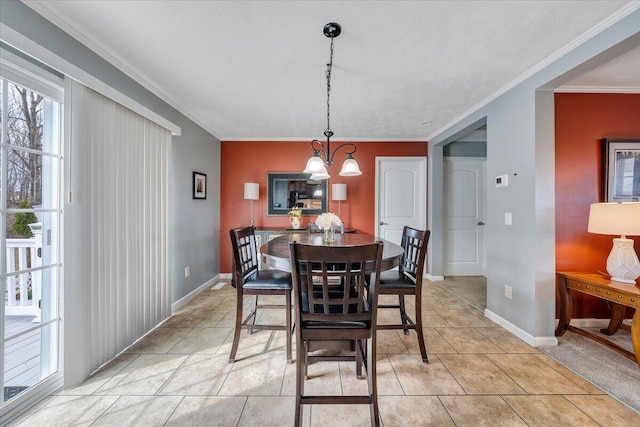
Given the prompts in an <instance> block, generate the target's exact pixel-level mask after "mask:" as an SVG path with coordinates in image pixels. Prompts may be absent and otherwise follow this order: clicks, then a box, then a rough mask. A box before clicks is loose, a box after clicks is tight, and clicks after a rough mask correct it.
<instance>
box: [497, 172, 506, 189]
mask: <svg viewBox="0 0 640 427" xmlns="http://www.w3.org/2000/svg"><path fill="white" fill-rule="evenodd" d="M507 178H508V175H500V176H496V188H500V187H506V186H507V185H509V181H508V179H507Z"/></svg>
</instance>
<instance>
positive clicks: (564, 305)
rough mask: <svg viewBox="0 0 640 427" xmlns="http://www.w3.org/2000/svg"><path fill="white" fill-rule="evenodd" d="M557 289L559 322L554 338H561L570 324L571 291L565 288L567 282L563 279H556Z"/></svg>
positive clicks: (571, 308)
mask: <svg viewBox="0 0 640 427" xmlns="http://www.w3.org/2000/svg"><path fill="white" fill-rule="evenodd" d="M557 287H558V292H559V294H560V320H559V321H558V327H557V328H556V336H557V337H561V336H562V335H564V332H565V331H566V330H567V326H569V322H571V313H572V310H573V300H572V298H571V291H569V288H567V282H566V279H565V278H564V277H558V279H557Z"/></svg>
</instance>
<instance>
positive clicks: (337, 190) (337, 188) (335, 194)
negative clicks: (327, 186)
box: [331, 184, 347, 200]
mask: <svg viewBox="0 0 640 427" xmlns="http://www.w3.org/2000/svg"><path fill="white" fill-rule="evenodd" d="M331 199H332V200H347V184H332V185H331Z"/></svg>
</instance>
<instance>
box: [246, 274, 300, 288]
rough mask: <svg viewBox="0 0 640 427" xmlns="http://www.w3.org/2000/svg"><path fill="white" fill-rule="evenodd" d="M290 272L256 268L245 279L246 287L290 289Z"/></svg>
mask: <svg viewBox="0 0 640 427" xmlns="http://www.w3.org/2000/svg"><path fill="white" fill-rule="evenodd" d="M292 287H293V286H292V284H291V273H287V272H285V271H280V270H258V271H257V272H256V273H254V274H252V275H251V276H249V277H248V278H247V280H246V281H245V283H244V285H243V288H246V289H283V290H287V289H292Z"/></svg>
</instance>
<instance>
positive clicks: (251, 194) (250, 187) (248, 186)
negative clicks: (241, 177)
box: [244, 182, 260, 225]
mask: <svg viewBox="0 0 640 427" xmlns="http://www.w3.org/2000/svg"><path fill="white" fill-rule="evenodd" d="M259 198H260V185H258V183H257V182H245V183H244V199H245V200H251V220H250V221H249V225H253V201H254V200H258V199H259Z"/></svg>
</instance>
